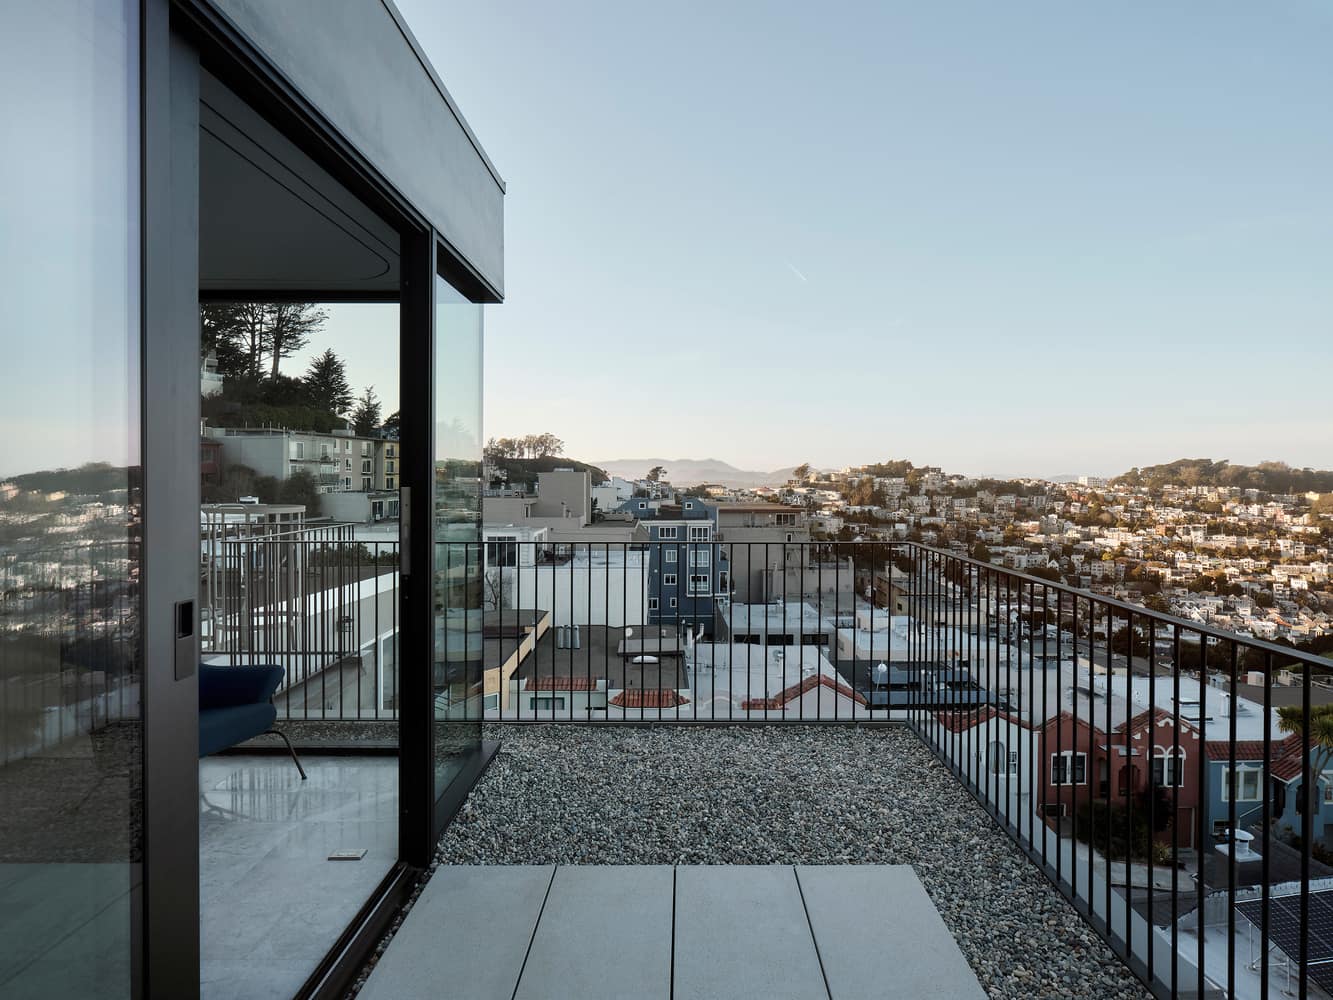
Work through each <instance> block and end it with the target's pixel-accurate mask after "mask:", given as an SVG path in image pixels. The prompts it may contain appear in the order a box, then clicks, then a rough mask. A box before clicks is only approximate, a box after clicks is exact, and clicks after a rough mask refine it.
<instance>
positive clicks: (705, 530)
mask: <svg viewBox="0 0 1333 1000" xmlns="http://www.w3.org/2000/svg"><path fill="white" fill-rule="evenodd" d="M710 530H711V529H710V527H709V525H707V524H692V525H690V541H692V542H706V541H708V537H709V532H710Z"/></svg>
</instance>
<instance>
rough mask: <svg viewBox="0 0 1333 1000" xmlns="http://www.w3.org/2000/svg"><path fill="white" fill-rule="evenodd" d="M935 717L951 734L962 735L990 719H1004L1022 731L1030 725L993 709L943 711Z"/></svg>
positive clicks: (1030, 726)
mask: <svg viewBox="0 0 1333 1000" xmlns="http://www.w3.org/2000/svg"><path fill="white" fill-rule="evenodd" d="M935 717H936V718H937V719H939V721H940V724H941V725H942V726H944V728H945V729H947V730H948V731H949V732H951V733H963V732H966V731H967V730H969V729H971V728H972V727H973V726H979V725H981V724H982V723H983V722H989V721H990V720H991V719H996V718H999V719H1004V720H1005V721H1006V722H1011V723H1013V724H1014V725H1015V726H1022V727H1023V728H1024V729H1031V728H1032V724H1031V723H1029V722H1027V721H1026V720H1024V719H1020V718H1018V717H1017V716H1015V715H1010V714H1009V713H1008V712H1001V711H998V710H997V709H994V708H983V709H973V710H970V711H963V710H959V709H953V710H949V709H945V710H944V711H940V712H936V713H935Z"/></svg>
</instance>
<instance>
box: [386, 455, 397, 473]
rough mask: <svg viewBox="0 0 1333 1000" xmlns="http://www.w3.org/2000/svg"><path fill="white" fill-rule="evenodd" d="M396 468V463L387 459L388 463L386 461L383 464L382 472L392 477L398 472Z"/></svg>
mask: <svg viewBox="0 0 1333 1000" xmlns="http://www.w3.org/2000/svg"><path fill="white" fill-rule="evenodd" d="M396 466H397V463H396V462H394V460H393V459H389V460H388V461H386V462H385V463H384V471H385V473H386V474H388V475H393V474H394V473H395V472H397V471H398V469H397V467H396Z"/></svg>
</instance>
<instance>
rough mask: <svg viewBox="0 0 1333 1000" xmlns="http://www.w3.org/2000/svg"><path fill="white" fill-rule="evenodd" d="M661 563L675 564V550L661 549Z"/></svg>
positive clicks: (669, 548)
mask: <svg viewBox="0 0 1333 1000" xmlns="http://www.w3.org/2000/svg"><path fill="white" fill-rule="evenodd" d="M662 561H663V562H669V563H673V562H675V561H676V550H675V549H674V548H671V547H667V548H665V549H663V550H662Z"/></svg>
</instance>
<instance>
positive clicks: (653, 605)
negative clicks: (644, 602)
mask: <svg viewBox="0 0 1333 1000" xmlns="http://www.w3.org/2000/svg"><path fill="white" fill-rule="evenodd" d="M648 610H649V611H656V610H657V598H656V597H650V598H648Z"/></svg>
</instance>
